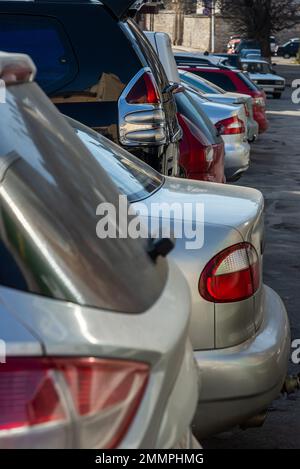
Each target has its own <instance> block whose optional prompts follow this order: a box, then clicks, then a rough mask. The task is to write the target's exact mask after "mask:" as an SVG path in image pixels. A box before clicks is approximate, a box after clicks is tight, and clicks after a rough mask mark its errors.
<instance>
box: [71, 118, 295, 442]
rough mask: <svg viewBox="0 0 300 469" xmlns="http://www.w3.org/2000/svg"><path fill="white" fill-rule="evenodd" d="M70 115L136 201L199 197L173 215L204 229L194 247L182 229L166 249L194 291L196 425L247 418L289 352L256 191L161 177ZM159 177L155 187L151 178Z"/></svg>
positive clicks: (211, 426)
mask: <svg viewBox="0 0 300 469" xmlns="http://www.w3.org/2000/svg"><path fill="white" fill-rule="evenodd" d="M71 125H72V126H73V128H74V130H75V132H76V133H77V136H78V137H79V138H80V139H81V140H82V142H83V143H84V144H85V145H86V146H87V147H88V149H89V150H90V151H91V152H93V154H94V155H95V157H96V158H98V161H99V163H100V164H101V165H102V167H103V169H104V170H105V171H106V172H107V176H108V177H110V178H112V179H113V181H114V182H115V184H116V185H117V187H118V188H119V190H120V191H121V192H123V193H124V194H126V195H127V196H128V197H129V200H130V202H131V203H132V205H133V207H135V209H136V210H140V211H142V212H143V209H142V207H143V206H144V205H145V206H146V207H147V208H148V211H147V213H150V212H149V208H150V207H151V206H153V204H156V203H167V204H173V203H177V204H178V203H179V204H182V207H184V204H185V203H192V204H197V203H200V204H204V210H205V217H204V221H203V220H201V221H200V219H199V217H198V218H197V216H196V214H195V211H194V213H193V216H192V217H191V216H189V217H187V216H185V215H184V211H183V210H182V211H181V213H182V215H179V214H178V213H176V214H175V213H174V215H171V216H172V217H174V220H173V221H174V223H176V224H178V225H180V226H182V220H184V222H185V227H186V229H187V231H186V233H187V232H188V227H189V223H190V226H193V229H195V227H198V228H199V229H200V230H201V231H202V230H203V233H204V244H203V246H202V247H201V248H199V249H197V250H195V249H187V246H186V241H187V239H188V236H186V235H185V234H184V235H183V238H182V239H177V241H176V246H175V249H174V250H173V251H172V252H171V253H170V255H171V257H172V258H173V260H174V261H175V262H176V263H177V265H178V266H179V267H180V268H181V270H182V272H183V273H184V275H185V277H186V279H187V281H188V283H189V286H190V289H191V294H192V321H191V325H190V336H191V339H192V342H193V346H194V353H195V357H196V360H197V363H198V365H199V368H200V375H201V376H202V377H203V381H202V388H201V390H200V399H199V405H198V408H197V414H196V418H195V421H194V428H195V430H197V435H198V434H199V435H202V436H207V435H209V434H213V433H216V432H219V431H222V430H224V429H226V428H229V427H231V426H234V425H236V424H244V425H247V420H248V419H249V418H251V417H252V416H255V415H256V414H259V413H261V412H262V411H264V410H265V409H266V408H267V407H268V406H269V405H270V403H271V401H272V400H273V399H275V398H277V396H278V394H279V392H280V390H281V388H282V385H283V382H284V380H285V377H286V372H287V366H288V360H289V353H290V330H289V322H288V317H287V313H286V310H285V307H284V305H283V303H282V301H281V300H280V298H279V296H278V295H277V294H276V293H275V292H274V291H273V290H271V289H270V288H269V287H267V286H265V285H264V284H263V279H262V271H263V251H264V224H263V208H264V207H263V197H262V194H261V193H260V192H258V191H256V190H254V189H249V188H245V187H237V186H229V185H224V184H223V185H222V184H212V183H207V182H200V181H190V180H185V179H175V178H170V177H163V176H161V175H159V174H158V173H155V172H154V171H153V169H151V168H150V167H149V166H147V165H146V164H145V163H143V162H140V161H138V160H137V159H136V158H135V157H134V156H132V155H130V154H128V153H126V152H125V151H123V150H122V149H121V148H119V147H117V146H116V145H114V144H113V143H112V142H109V141H108V140H105V139H104V138H103V137H101V136H100V135H98V134H97V133H95V132H93V131H92V130H90V129H88V128H86V127H84V126H83V125H82V124H79V123H76V122H74V121H73V122H71ZM158 180H160V181H161V184H160V185H159V187H158V185H157V184H153V181H158ZM144 213H145V212H144ZM145 217H146V216H145ZM160 220H161V221H162V223H166V224H167V226H169V221H170V218H169V216H167V215H165V214H163V213H161V214H160ZM145 221H146V223H147V222H148V221H149V220H148V218H147V217H146V220H145ZM186 223H187V224H186ZM173 295H174V292H173ZM176 320H177V319H176V317H175V316H174V322H176ZM164 333H165V331H164Z"/></svg>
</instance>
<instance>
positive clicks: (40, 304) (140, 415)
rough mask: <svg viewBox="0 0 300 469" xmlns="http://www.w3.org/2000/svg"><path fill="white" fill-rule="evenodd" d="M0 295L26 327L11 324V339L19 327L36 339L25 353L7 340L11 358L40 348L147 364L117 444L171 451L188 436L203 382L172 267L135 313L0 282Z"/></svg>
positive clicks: (181, 287)
mask: <svg viewBox="0 0 300 469" xmlns="http://www.w3.org/2000/svg"><path fill="white" fill-rule="evenodd" d="M174 291H180V292H181V294H180V295H179V297H176V298H175V296H174V294H173V292H174ZM0 299H1V304H2V305H3V309H4V310H5V313H6V321H7V325H9V324H11V323H12V322H13V321H15V322H16V319H11V317H13V318H17V319H18V321H19V322H20V323H21V324H23V326H21V325H19V324H18V325H17V327H16V328H15V329H13V331H14V330H16V332H17V334H16V339H17V338H18V337H20V332H19V330H20V328H21V327H23V328H24V327H25V328H26V329H27V330H29V331H31V334H33V336H34V337H36V343H35V347H34V348H33V344H32V343H31V349H30V350H27V352H26V349H25V351H24V353H21V351H20V345H19V343H17V341H14V342H12V341H11V343H10V347H9V348H8V351H9V355H10V356H14V355H19V356H20V355H28V354H30V355H31V356H34V355H41V353H42V349H43V351H44V354H45V355H47V356H65V357H68V356H69V357H71V356H80V357H84V356H93V357H101V358H103V357H109V358H120V357H121V358H123V359H126V358H127V359H128V360H137V361H140V362H146V363H149V364H150V366H151V373H150V379H149V383H148V387H147V390H146V393H145V395H144V398H143V401H142V404H141V406H140V408H139V410H138V412H137V414H136V416H135V418H134V421H133V423H132V425H131V427H130V429H129V431H128V433H127V434H126V436H125V438H124V439H123V441H122V442H121V445H120V448H171V447H173V446H174V445H176V444H177V442H178V441H179V440H180V439H181V438H182V436H183V435H184V434H185V432H186V431H187V429H188V428H189V425H190V422H191V420H192V417H193V415H194V411H195V407H196V403H197V392H198V387H199V382H200V381H199V376H198V373H197V371H196V368H195V366H194V359H193V354H192V348H191V346H190V345H189V342H187V339H186V338H187V329H188V325H189V314H188V312H189V309H190V298H189V294H188V289H187V287H186V284H185V281H184V278H183V276H182V275H181V273H180V272H179V269H178V268H177V267H176V266H175V265H172V263H171V266H170V269H169V278H168V281H167V285H166V287H165V290H164V292H163V294H162V295H161V297H160V298H159V299H158V300H157V302H156V303H155V304H154V305H153V307H152V308H150V309H149V310H148V311H146V312H145V313H143V314H140V315H136V316H134V317H133V316H132V315H128V314H123V313H121V312H120V313H118V312H108V311H105V310H101V309H98V308H89V307H83V306H79V305H75V304H72V303H67V302H63V301H54V300H52V299H49V298H44V297H40V296H37V295H32V294H28V293H23V292H18V291H16V290H13V289H10V288H5V287H0ZM162 311H163V313H164V314H161V313H162ZM1 316H3V314H1ZM174 318H176V320H175V321H174ZM28 336H30V332H28V331H26V330H25V331H22V344H24V343H26V340H27V341H28ZM32 340H33V339H31V342H32ZM15 342H16V343H15ZM178 395H181V396H184V398H183V399H184V405H182V397H181V399H180V405H179V402H178V400H177V399H178ZM175 421H176V425H175ZM20 444H21V443H20ZM27 444H28V442H27Z"/></svg>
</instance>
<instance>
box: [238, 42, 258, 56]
mask: <svg viewBox="0 0 300 469" xmlns="http://www.w3.org/2000/svg"><path fill="white" fill-rule="evenodd" d="M243 49H256V50H257V49H260V43H259V42H258V41H256V40H255V39H242V40H241V41H240V42H239V43H238V44H237V45H236V46H235V53H236V54H240V53H241V51H242V50H243Z"/></svg>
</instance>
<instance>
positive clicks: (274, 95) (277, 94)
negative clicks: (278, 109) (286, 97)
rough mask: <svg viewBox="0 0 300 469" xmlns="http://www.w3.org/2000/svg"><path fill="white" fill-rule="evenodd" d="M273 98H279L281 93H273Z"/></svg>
mask: <svg viewBox="0 0 300 469" xmlns="http://www.w3.org/2000/svg"><path fill="white" fill-rule="evenodd" d="M273 98H274V99H280V98H281V93H273Z"/></svg>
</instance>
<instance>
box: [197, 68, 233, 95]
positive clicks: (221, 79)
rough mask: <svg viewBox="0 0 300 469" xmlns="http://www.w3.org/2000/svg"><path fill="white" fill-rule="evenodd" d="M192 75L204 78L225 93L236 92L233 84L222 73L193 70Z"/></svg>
mask: <svg viewBox="0 0 300 469" xmlns="http://www.w3.org/2000/svg"><path fill="white" fill-rule="evenodd" d="M193 73H195V74H196V75H199V76H200V77H203V78H205V79H206V80H208V81H212V82H213V83H214V84H215V85H217V86H219V87H220V88H222V89H223V90H225V91H236V87H235V84H234V83H233V82H232V81H231V80H230V78H229V77H228V76H227V75H224V74H223V73H217V72H210V71H204V70H193Z"/></svg>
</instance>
